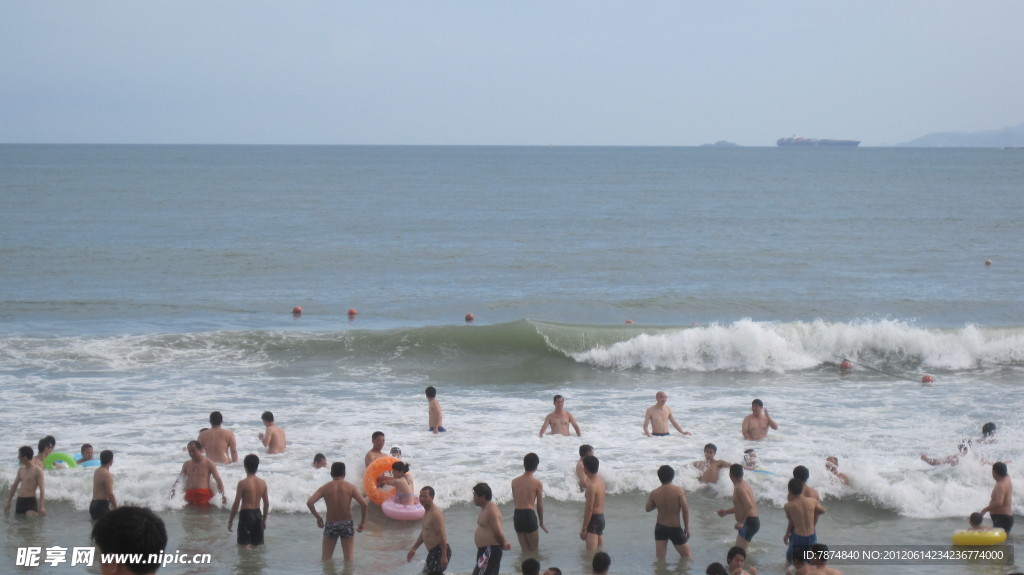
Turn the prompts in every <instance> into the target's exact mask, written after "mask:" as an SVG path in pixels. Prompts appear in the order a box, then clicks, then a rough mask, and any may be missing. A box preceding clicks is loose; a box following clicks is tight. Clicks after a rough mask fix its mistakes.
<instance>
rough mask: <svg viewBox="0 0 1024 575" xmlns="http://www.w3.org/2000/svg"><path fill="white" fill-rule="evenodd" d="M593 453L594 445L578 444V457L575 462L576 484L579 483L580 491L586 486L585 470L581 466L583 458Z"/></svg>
mask: <svg viewBox="0 0 1024 575" xmlns="http://www.w3.org/2000/svg"><path fill="white" fill-rule="evenodd" d="M593 454H594V446H592V445H588V444H586V443H584V444H583V445H581V446H580V458H579V460H578V461H577V462H576V484H577V485H579V487H580V491H584V490H586V488H587V470H586V469H584V468H583V458H584V457H586V456H588V455H593Z"/></svg>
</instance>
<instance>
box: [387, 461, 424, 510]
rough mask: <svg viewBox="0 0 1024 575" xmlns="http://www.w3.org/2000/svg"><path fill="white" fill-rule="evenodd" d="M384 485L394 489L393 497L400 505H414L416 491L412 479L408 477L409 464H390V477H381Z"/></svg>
mask: <svg viewBox="0 0 1024 575" xmlns="http://www.w3.org/2000/svg"><path fill="white" fill-rule="evenodd" d="M381 480H382V481H383V482H384V484H385V485H391V486H392V487H394V488H395V497H397V498H398V502H399V503H401V504H402V505H415V504H416V491H415V488H414V487H413V483H412V477H410V476H409V464H408V463H403V462H401V461H396V462H394V463H392V464H391V477H381Z"/></svg>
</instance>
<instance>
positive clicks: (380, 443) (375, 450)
mask: <svg viewBox="0 0 1024 575" xmlns="http://www.w3.org/2000/svg"><path fill="white" fill-rule="evenodd" d="M370 441H372V442H373V447H371V448H370V450H369V451H367V452H366V457H364V458H363V463H365V464H366V467H369V466H370V464H371V463H373V462H374V461H376V460H378V459H380V458H381V457H386V456H385V455H384V451H383V449H384V441H385V439H384V432H383V431H374V432H373V434H372V435H370Z"/></svg>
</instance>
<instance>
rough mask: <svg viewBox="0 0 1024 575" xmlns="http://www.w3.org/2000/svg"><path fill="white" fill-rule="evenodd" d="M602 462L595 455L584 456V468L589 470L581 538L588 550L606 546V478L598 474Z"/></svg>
mask: <svg viewBox="0 0 1024 575" xmlns="http://www.w3.org/2000/svg"><path fill="white" fill-rule="evenodd" d="M600 464H601V462H600V461H598V460H597V458H596V457H594V456H593V455H588V456H586V457H584V458H583V468H584V469H585V470H586V472H587V490H586V492H585V494H584V496H585V497H586V500H585V502H584V503H583V528H582V529H580V539H582V540H583V541H585V542H586V544H587V551H594V550H596V549H600V548H601V547H603V546H604V526H605V525H604V496H605V486H604V479H601V476H600V475H598V474H597V470H598V469H599V467H600Z"/></svg>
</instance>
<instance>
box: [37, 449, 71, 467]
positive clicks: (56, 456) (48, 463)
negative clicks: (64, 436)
mask: <svg viewBox="0 0 1024 575" xmlns="http://www.w3.org/2000/svg"><path fill="white" fill-rule="evenodd" d="M55 461H63V462H64V463H66V464H67V466H68V469H71V468H74V467H78V464H77V463H75V458H74V457H71V456H70V455H68V454H67V453H56V452H54V453H51V454H49V455H47V456H46V459H44V460H43V467H45V468H46V469H54V466H53V463H54V462H55Z"/></svg>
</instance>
